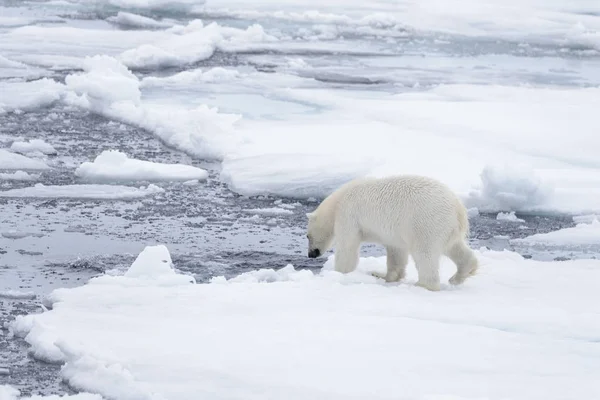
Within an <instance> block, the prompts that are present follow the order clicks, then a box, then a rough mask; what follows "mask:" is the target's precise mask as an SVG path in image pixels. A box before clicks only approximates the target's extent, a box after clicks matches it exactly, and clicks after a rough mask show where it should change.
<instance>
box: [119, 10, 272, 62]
mask: <svg viewBox="0 0 600 400" xmlns="http://www.w3.org/2000/svg"><path fill="white" fill-rule="evenodd" d="M170 32H172V33H176V34H175V35H171V36H170V37H168V38H165V39H163V40H160V41H157V42H155V43H147V44H143V45H141V46H139V47H137V48H135V49H130V50H127V51H124V52H123V53H122V54H121V55H120V57H119V59H120V60H121V61H122V62H123V64H125V65H126V66H128V67H130V68H161V67H173V66H179V65H187V64H193V63H195V62H198V61H202V60H205V59H207V58H209V57H211V56H212V55H213V54H214V52H215V50H216V49H217V48H220V49H225V50H226V49H227V48H228V46H230V45H231V44H232V43H233V44H235V45H236V46H240V45H243V44H244V43H256V42H263V41H276V40H277V39H276V38H275V37H273V36H271V35H268V34H266V33H265V31H264V30H263V28H262V27H261V26H260V25H256V24H255V25H252V26H250V27H248V28H247V29H245V30H243V29H237V28H231V27H223V26H220V25H219V24H217V23H215V22H212V23H210V24H209V25H206V26H205V25H204V24H203V23H202V21H200V20H194V21H191V22H190V23H189V24H188V25H187V26H185V27H174V28H172V29H171V30H170Z"/></svg>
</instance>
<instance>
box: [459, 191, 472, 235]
mask: <svg viewBox="0 0 600 400" xmlns="http://www.w3.org/2000/svg"><path fill="white" fill-rule="evenodd" d="M456 201H457V202H458V205H457V208H458V229H459V232H460V236H461V237H462V238H463V239H467V238H468V237H469V235H470V233H471V232H470V230H469V215H468V213H467V208H466V207H465V206H464V204H463V203H462V201H460V199H456Z"/></svg>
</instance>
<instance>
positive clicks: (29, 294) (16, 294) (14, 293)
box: [0, 290, 35, 299]
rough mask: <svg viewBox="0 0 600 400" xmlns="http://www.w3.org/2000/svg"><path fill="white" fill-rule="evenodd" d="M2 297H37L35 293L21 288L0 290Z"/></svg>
mask: <svg viewBox="0 0 600 400" xmlns="http://www.w3.org/2000/svg"><path fill="white" fill-rule="evenodd" d="M0 297H4V298H5V299H35V293H34V292H23V291H21V290H0Z"/></svg>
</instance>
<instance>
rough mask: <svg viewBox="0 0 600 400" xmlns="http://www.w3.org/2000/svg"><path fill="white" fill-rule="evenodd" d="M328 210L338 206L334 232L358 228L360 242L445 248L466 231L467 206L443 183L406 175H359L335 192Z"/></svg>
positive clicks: (326, 205) (327, 205) (326, 206)
mask: <svg viewBox="0 0 600 400" xmlns="http://www.w3.org/2000/svg"><path fill="white" fill-rule="evenodd" d="M330 197H331V201H330V202H329V204H326V203H327V201H325V202H323V203H322V206H325V207H324V208H328V207H333V208H334V209H335V210H329V211H327V212H331V211H333V212H334V213H335V217H334V219H335V221H334V230H335V233H336V236H337V234H338V233H340V232H344V231H345V230H354V229H358V231H359V233H360V235H361V240H363V241H367V242H376V243H381V244H384V245H389V246H397V245H402V246H403V247H404V246H406V247H408V248H413V247H415V246H418V245H420V244H424V245H427V246H435V247H440V250H441V249H442V248H445V247H447V246H450V245H451V244H452V243H453V242H455V241H456V240H460V239H463V238H464V237H465V236H466V235H467V234H468V218H467V213H466V209H465V207H464V206H463V204H462V202H461V201H460V199H459V198H458V197H457V196H456V195H455V194H454V193H453V192H452V191H451V190H450V189H449V188H448V187H447V186H446V185H444V184H442V183H441V182H439V181H436V180H434V179H432V178H428V177H423V176H415V175H403V176H395V177H389V178H383V179H371V178H366V179H357V180H355V181H352V182H350V183H348V184H346V185H344V186H342V187H341V188H339V189H338V190H337V191H336V192H334V193H333V194H332V195H331V196H330Z"/></svg>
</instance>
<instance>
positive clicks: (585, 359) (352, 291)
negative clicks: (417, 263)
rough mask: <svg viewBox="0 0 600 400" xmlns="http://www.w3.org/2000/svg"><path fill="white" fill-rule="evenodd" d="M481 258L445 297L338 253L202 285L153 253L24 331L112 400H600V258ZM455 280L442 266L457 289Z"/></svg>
mask: <svg viewBox="0 0 600 400" xmlns="http://www.w3.org/2000/svg"><path fill="white" fill-rule="evenodd" d="M477 257H478V258H479V260H480V262H481V270H480V272H479V273H478V274H477V275H476V276H474V277H472V278H470V280H468V281H467V282H466V283H465V284H464V285H463V286H460V287H451V286H449V285H447V284H444V287H443V290H442V291H440V292H435V293H433V292H428V291H426V290H424V289H421V288H419V287H416V286H415V285H414V283H415V281H416V271H415V270H414V265H413V264H412V262H411V263H410V264H409V268H408V277H407V279H406V281H405V282H403V283H400V284H386V283H384V282H383V281H382V280H380V279H377V278H375V277H373V276H372V275H370V274H369V273H368V271H380V272H381V271H382V270H384V269H385V263H386V261H385V257H368V258H362V259H361V261H360V265H359V269H358V270H357V271H356V272H354V273H351V274H348V275H342V274H339V273H336V272H335V271H333V270H332V265H333V258H330V259H329V260H327V263H326V264H325V267H324V268H323V270H322V271H320V272H318V273H313V272H311V271H308V270H295V269H294V267H293V266H291V265H288V266H285V267H284V268H281V269H269V268H265V269H261V270H258V271H252V272H248V273H245V274H242V275H239V276H237V277H235V278H232V279H230V280H226V279H225V278H223V277H217V278H214V279H213V280H212V281H211V283H207V284H190V282H191V277H187V276H185V275H180V274H177V273H176V272H175V271H174V270H173V269H172V267H171V264H172V261H171V259H170V256H168V251H167V250H166V248H165V247H164V246H161V245H158V246H151V247H147V248H146V249H145V250H144V251H143V252H142V253H141V254H140V256H139V257H138V258H137V260H136V261H135V263H134V264H133V265H132V267H131V269H130V270H129V271H128V272H126V273H125V275H123V276H114V275H112V276H111V275H103V276H100V277H97V278H93V279H91V280H90V281H89V283H88V284H86V285H85V286H83V287H78V288H74V289H57V290H55V291H54V292H52V293H51V294H50V296H49V299H48V300H49V303H50V304H51V305H52V309H51V310H50V311H48V312H44V313H42V314H31V315H28V316H21V317H18V318H17V319H16V320H15V322H14V323H13V324H12V325H11V329H13V330H14V332H15V333H16V334H18V335H20V336H24V337H25V340H26V341H27V342H28V343H29V344H30V345H31V346H32V352H33V354H34V355H35V356H36V357H38V358H42V359H46V360H54V361H60V362H65V365H64V366H63V368H62V371H61V373H62V375H63V378H64V379H65V380H66V381H67V383H68V384H69V385H71V386H72V387H75V388H77V389H79V390H86V391H92V392H95V393H99V394H100V395H102V396H104V397H106V398H123V399H128V398H156V397H160V398H177V399H181V400H186V399H196V398H198V396H201V397H202V398H206V399H222V398H229V399H237V398H239V399H242V398H243V399H246V398H248V396H255V397H260V398H286V399H292V400H293V399H306V398H327V399H342V398H349V397H356V398H365V397H369V398H377V399H392V398H398V393H399V392H398V390H399V387H401V391H402V396H404V397H406V398H419V399H433V398H442V397H443V396H445V397H444V398H460V399H463V398H467V399H474V398H487V399H491V400H492V399H498V400H500V399H505V398H510V399H514V400H520V399H523V400H525V399H527V400H537V399H540V400H541V399H545V400H554V399H563V398H589V397H597V396H598V395H600V384H599V383H598V380H597V379H596V376H597V371H598V368H600V361H599V360H600V349H598V346H597V343H596V341H597V338H598V335H599V334H600V322H599V321H598V320H597V319H594V318H590V315H593V314H594V312H595V310H596V303H597V293H598V282H600V261H597V260H577V261H564V262H541V261H533V260H527V259H524V258H523V257H521V256H519V255H518V254H516V253H512V252H509V251H502V252H496V251H485V250H481V251H477ZM279 267H280V266H278V267H277V268H279ZM453 269H454V267H453V266H452V264H451V263H450V262H449V260H447V259H444V260H443V264H442V276H443V279H444V280H447V279H448V277H449V276H450V275H451V274H452V273H453ZM142 271H143V272H144V273H143V274H142V273H140V272H142ZM176 276H179V277H180V279H179V280H178V281H177V282H175V279H174V278H175V277H176ZM168 277H170V279H167V278H168ZM157 317H159V318H160V324H157V322H156V318H157ZM150 330H151V331H152V332H153V334H152V335H148V334H147V333H148V331H150ZM240 332H243V340H240V336H239V335H240ZM399 342H401V343H404V345H403V346H401V353H402V356H401V357H400V359H399V358H398V352H397V351H395V349H398V346H397V343H399ZM390 343H394V344H395V345H390ZM457 360H460V362H459V363H457ZM316 361H318V362H316ZM474 374H477V379H474ZM432 381H433V382H435V383H436V384H435V385H434V386H432V385H431V384H430V383H431V382H432ZM374 387H377V391H376V392H373V388H374ZM436 396H438V397H436ZM440 396H441V397H440Z"/></svg>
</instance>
